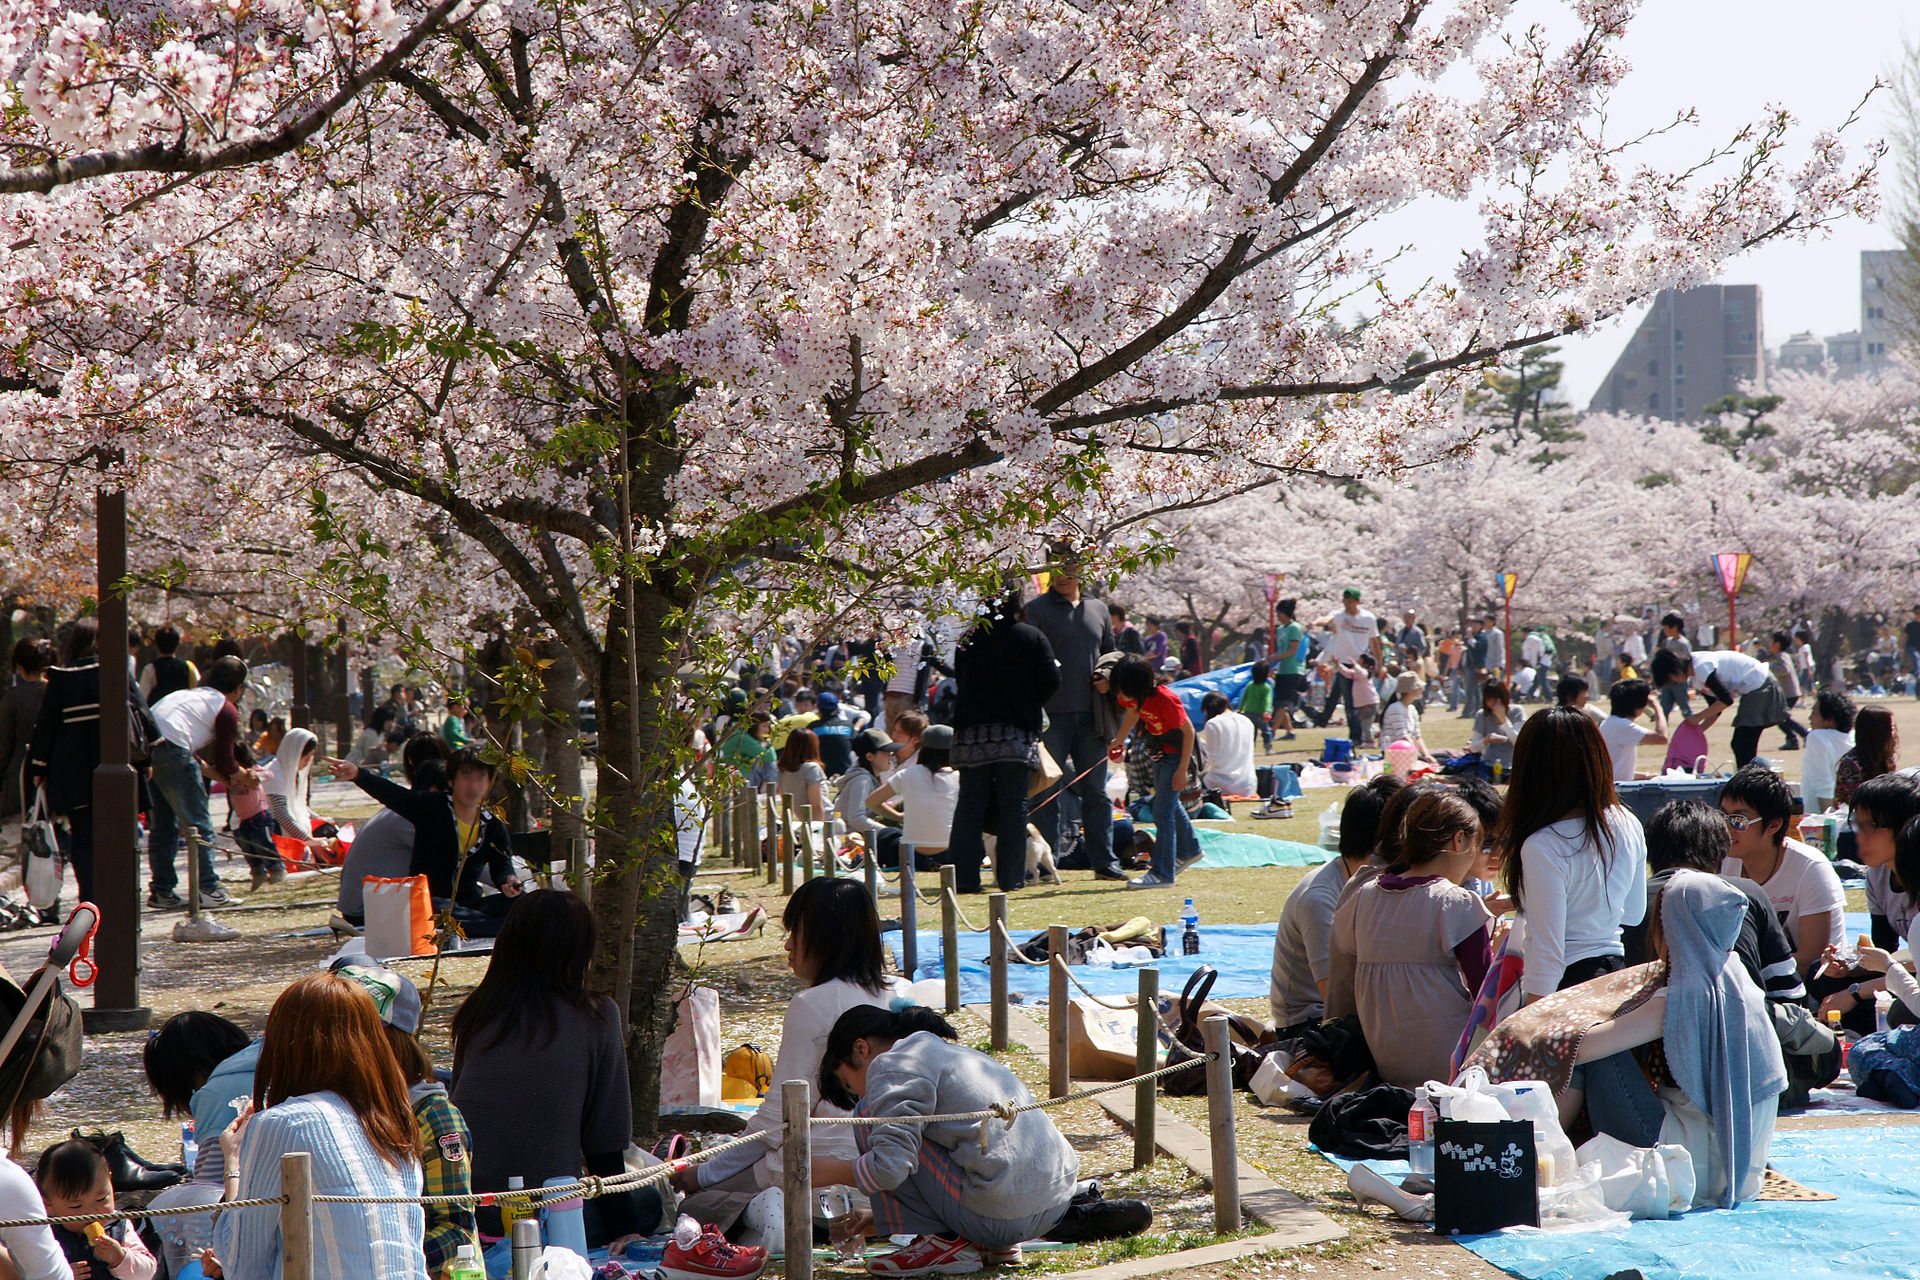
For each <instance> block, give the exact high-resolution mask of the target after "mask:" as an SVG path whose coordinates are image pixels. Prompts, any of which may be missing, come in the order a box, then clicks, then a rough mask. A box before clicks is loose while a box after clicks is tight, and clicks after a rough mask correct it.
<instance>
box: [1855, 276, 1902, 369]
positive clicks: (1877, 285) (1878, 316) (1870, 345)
mask: <svg viewBox="0 0 1920 1280" xmlns="http://www.w3.org/2000/svg"><path fill="white" fill-rule="evenodd" d="M1906 256H1907V255H1906V253H1905V252H1904V251H1902V250H1900V249H1866V250H1862V251H1861V254H1860V362H1861V364H1860V366H1859V367H1864V368H1866V369H1869V370H1872V369H1878V368H1880V367H1881V366H1883V365H1884V364H1886V362H1887V352H1888V351H1889V350H1890V349H1892V348H1894V347H1897V346H1899V345H1900V331H1901V327H1902V326H1901V324H1900V316H1899V314H1898V311H1899V306H1898V303H1897V301H1896V299H1897V297H1898V296H1899V294H1898V293H1896V291H1895V290H1894V288H1893V281H1894V275H1895V273H1896V272H1900V271H1906V270H1910V269H1911V268H1910V267H1908V266H1907V265H1906V263H1905V261H1904V260H1905V258H1906ZM1889 313H1892V317H1891V318H1889Z"/></svg>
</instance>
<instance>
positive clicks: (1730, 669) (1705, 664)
mask: <svg viewBox="0 0 1920 1280" xmlns="http://www.w3.org/2000/svg"><path fill="white" fill-rule="evenodd" d="M1716 672H1717V673H1719V676H1720V683H1721V684H1723V685H1725V686H1726V687H1727V692H1728V693H1730V694H1732V695H1733V696H1734V697H1736V698H1738V697H1742V696H1744V695H1746V694H1749V693H1752V692H1753V691H1754V690H1755V689H1758V688H1759V687H1760V686H1761V685H1763V684H1765V683H1766V682H1767V681H1769V680H1771V679H1773V675H1772V673H1771V672H1769V671H1768V670H1767V664H1766V663H1764V662H1761V661H1760V660H1759V659H1757V658H1749V657H1748V656H1747V655H1746V654H1744V653H1735V652H1734V651H1733V650H1731V649H1695V650H1694V651H1693V687H1694V688H1696V689H1699V690H1702V691H1705V689H1706V687H1707V677H1708V676H1710V675H1713V674H1715V673H1716Z"/></svg>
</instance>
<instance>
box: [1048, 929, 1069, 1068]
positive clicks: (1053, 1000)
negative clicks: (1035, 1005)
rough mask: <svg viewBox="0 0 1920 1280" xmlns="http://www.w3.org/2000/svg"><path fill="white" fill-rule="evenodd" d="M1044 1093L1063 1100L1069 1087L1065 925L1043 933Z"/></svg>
mask: <svg viewBox="0 0 1920 1280" xmlns="http://www.w3.org/2000/svg"><path fill="white" fill-rule="evenodd" d="M1047 952H1048V955H1047V978H1048V980H1049V981H1048V986H1047V1094H1048V1096H1049V1097H1054V1098H1064V1097H1066V1096H1067V1092H1068V1090H1069V1089H1070V1088H1071V1087H1072V1083H1073V1082H1072V1080H1071V1078H1070V1077H1069V1075H1068V1072H1067V926H1065V925H1063V924H1056V925H1053V926H1052V927H1050V928H1049V929H1048V930H1047Z"/></svg>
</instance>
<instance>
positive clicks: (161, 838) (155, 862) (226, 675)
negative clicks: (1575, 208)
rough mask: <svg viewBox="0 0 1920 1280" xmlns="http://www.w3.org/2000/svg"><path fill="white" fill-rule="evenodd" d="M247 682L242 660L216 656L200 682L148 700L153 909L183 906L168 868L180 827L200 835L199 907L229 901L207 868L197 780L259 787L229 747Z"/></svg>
mask: <svg viewBox="0 0 1920 1280" xmlns="http://www.w3.org/2000/svg"><path fill="white" fill-rule="evenodd" d="M246 688H247V664H246V663H245V662H242V661H241V660H240V659H239V658H232V657H227V658H220V659H217V660H216V661H215V662H214V663H213V665H212V666H211V667H209V668H208V669H207V678H206V683H205V684H203V685H201V686H199V687H198V688H195V689H181V690H179V691H178V692H175V693H170V694H168V695H167V696H166V697H164V698H162V699H160V701H159V702H157V703H155V704H154V706H153V722H154V724H155V725H157V726H158V727H159V729H160V741H158V742H156V743H154V744H153V775H152V779H151V789H152V791H153V795H154V802H153V803H151V804H149V805H148V806H147V813H148V817H149V818H150V819H151V828H150V830H149V831H148V833H147V871H148V875H149V877H150V882H149V884H148V886H147V905H148V906H149V907H151V908H153V909H154V910H156V911H175V910H178V909H180V908H181V907H184V906H186V905H187V903H186V899H184V898H182V897H181V896H180V895H179V894H178V893H176V892H175V890H176V889H177V888H178V887H179V884H180V873H179V871H178V870H177V869H176V868H175V866H174V857H175V855H176V854H177V853H178V852H179V850H180V833H181V832H182V831H183V830H185V829H187V828H192V829H193V831H194V832H195V833H196V835H197V836H198V837H199V844H200V906H201V908H202V909H205V908H208V907H229V906H233V905H235V903H236V900H235V899H233V898H231V897H229V896H228V894H227V892H226V890H225V889H222V888H221V887H220V873H219V872H218V871H216V870H215V869H214V865H213V819H212V817H211V816H209V814H208V812H207V789H206V782H205V781H204V779H209V778H210V779H213V780H215V781H218V782H219V783H221V784H222V785H223V786H225V787H226V788H228V790H230V791H244V790H248V789H250V788H252V787H255V786H258V785H259V775H258V774H257V773H255V772H254V771H253V770H251V769H247V768H243V767H242V766H241V764H240V762H239V759H238V758H237V757H236V755H235V753H234V747H235V746H236V745H237V744H238V742H239V740H240V713H239V709H238V708H239V703H240V695H241V694H243V693H245V692H246Z"/></svg>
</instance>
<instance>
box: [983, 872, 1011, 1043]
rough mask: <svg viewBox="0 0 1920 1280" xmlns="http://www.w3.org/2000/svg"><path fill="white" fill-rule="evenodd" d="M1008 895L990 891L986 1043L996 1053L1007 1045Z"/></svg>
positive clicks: (988, 899) (988, 906) (988, 902)
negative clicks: (987, 1029) (987, 1028)
mask: <svg viewBox="0 0 1920 1280" xmlns="http://www.w3.org/2000/svg"><path fill="white" fill-rule="evenodd" d="M1006 923H1007V895H1006V894H1004V893H990V894H988V895H987V929H988V930H989V932H988V934H987V955H988V956H989V957H990V959H989V960H988V969H987V971H988V973H989V974H990V975H991V976H990V977H989V979H988V981H989V983H990V984H991V985H989V986H988V988H987V1026H988V1027H989V1028H990V1029H989V1031H988V1032H987V1035H988V1040H987V1044H988V1045H989V1047H991V1048H992V1049H993V1051H994V1052H995V1053H1005V1052H1006V1049H1007V934H1006V928H1005V926H1006Z"/></svg>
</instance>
